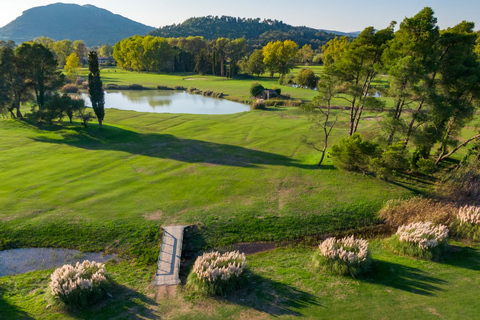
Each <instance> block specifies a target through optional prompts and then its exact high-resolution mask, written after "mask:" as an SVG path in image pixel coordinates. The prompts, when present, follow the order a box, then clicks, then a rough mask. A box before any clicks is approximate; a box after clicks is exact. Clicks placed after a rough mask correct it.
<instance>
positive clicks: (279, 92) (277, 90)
mask: <svg viewBox="0 0 480 320" xmlns="http://www.w3.org/2000/svg"><path fill="white" fill-rule="evenodd" d="M273 90H274V91H275V92H276V93H277V94H278V96H280V95H281V94H282V89H281V88H277V87H275V86H274V87H273Z"/></svg>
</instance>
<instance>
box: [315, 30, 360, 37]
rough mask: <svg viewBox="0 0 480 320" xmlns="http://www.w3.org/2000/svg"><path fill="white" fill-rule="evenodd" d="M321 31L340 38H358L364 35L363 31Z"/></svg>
mask: <svg viewBox="0 0 480 320" xmlns="http://www.w3.org/2000/svg"><path fill="white" fill-rule="evenodd" d="M319 30H322V31H325V32H327V33H333V34H335V35H338V36H347V37H350V38H356V37H358V35H359V34H360V33H362V31H353V32H342V31H335V30H326V29H319Z"/></svg>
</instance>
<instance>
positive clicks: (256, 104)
mask: <svg viewBox="0 0 480 320" xmlns="http://www.w3.org/2000/svg"><path fill="white" fill-rule="evenodd" d="M265 108H266V105H265V103H263V102H258V101H255V102H254V103H252V108H251V109H252V110H264V109H265Z"/></svg>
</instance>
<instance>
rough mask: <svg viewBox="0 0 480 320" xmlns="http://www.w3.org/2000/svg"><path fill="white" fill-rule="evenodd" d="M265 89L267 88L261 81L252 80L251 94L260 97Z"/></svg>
mask: <svg viewBox="0 0 480 320" xmlns="http://www.w3.org/2000/svg"><path fill="white" fill-rule="evenodd" d="M263 90H265V88H264V87H263V86H262V85H261V84H260V83H258V82H252V84H251V85H250V96H252V97H258V96H259V95H261V94H262V92H263Z"/></svg>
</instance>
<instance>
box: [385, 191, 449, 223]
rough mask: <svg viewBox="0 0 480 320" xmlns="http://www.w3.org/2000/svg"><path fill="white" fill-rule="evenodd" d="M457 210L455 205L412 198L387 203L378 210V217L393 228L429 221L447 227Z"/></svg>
mask: <svg viewBox="0 0 480 320" xmlns="http://www.w3.org/2000/svg"><path fill="white" fill-rule="evenodd" d="M457 211H458V208H457V207H456V205H455V204H453V203H450V202H446V201H439V200H434V199H428V198H423V197H414V198H411V199H408V200H403V199H394V200H390V201H388V202H387V203H386V204H385V206H384V207H383V208H382V209H381V210H380V212H379V216H380V218H382V219H384V220H385V222H386V223H387V224H388V225H390V226H392V227H395V228H398V227H400V226H402V225H405V224H409V223H414V222H426V221H431V222H433V223H434V224H443V225H449V224H450V223H451V222H453V220H454V219H455V216H456V214H457Z"/></svg>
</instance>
